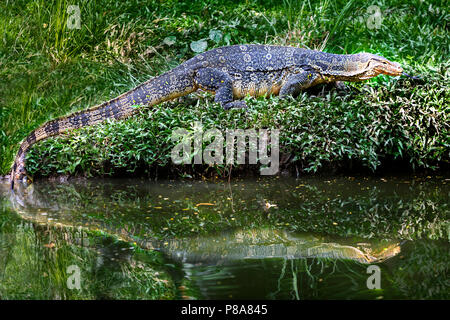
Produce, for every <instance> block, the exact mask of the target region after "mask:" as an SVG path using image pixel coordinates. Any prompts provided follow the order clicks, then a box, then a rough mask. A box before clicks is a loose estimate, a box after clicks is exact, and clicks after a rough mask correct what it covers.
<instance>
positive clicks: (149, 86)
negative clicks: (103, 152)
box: [10, 69, 195, 189]
mask: <svg viewBox="0 0 450 320" xmlns="http://www.w3.org/2000/svg"><path fill="white" fill-rule="evenodd" d="M192 79H193V78H192V76H191V75H189V74H186V73H185V72H180V71H179V70H176V69H174V70H172V71H168V72H166V73H164V74H162V75H160V76H158V77H155V78H152V79H150V80H148V81H147V82H144V83H142V84H141V85H139V86H138V87H136V88H134V89H132V90H130V91H128V92H126V93H124V94H122V95H120V96H118V97H116V98H114V99H112V100H109V101H107V102H104V103H102V104H100V105H97V106H95V107H92V108H89V109H86V110H83V111H78V112H75V113H72V114H70V115H68V116H63V117H60V118H58V119H55V120H51V121H48V122H46V123H44V124H43V125H42V126H40V127H39V128H37V129H36V130H34V131H33V132H31V133H30V134H29V135H28V137H26V138H25V139H24V140H23V141H22V142H21V144H20V147H19V151H18V152H17V155H16V158H15V160H14V164H13V166H12V168H11V174H10V181H11V189H14V183H15V181H17V180H22V179H23V178H24V177H26V170H25V156H26V153H27V151H28V150H29V149H30V148H31V146H32V145H34V144H35V143H36V142H38V141H40V140H44V139H47V138H49V137H51V136H56V135H60V134H62V133H64V132H68V131H71V130H74V129H78V128H81V127H85V126H92V125H95V124H98V123H101V122H104V121H106V120H107V119H125V118H127V117H130V116H132V115H134V114H136V113H137V111H138V108H136V107H137V106H138V105H149V106H154V105H156V104H159V103H161V102H164V101H167V100H171V99H174V98H176V97H179V96H183V95H186V94H188V93H191V92H193V91H194V90H195V85H194V82H193V80H192Z"/></svg>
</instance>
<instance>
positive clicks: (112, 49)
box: [0, 0, 450, 176]
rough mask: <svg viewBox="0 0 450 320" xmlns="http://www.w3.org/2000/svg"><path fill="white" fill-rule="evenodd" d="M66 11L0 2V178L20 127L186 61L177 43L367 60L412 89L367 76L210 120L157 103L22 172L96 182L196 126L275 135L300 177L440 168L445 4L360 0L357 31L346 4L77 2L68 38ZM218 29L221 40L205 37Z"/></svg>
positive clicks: (204, 101)
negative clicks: (380, 62) (376, 17)
mask: <svg viewBox="0 0 450 320" xmlns="http://www.w3.org/2000/svg"><path fill="white" fill-rule="evenodd" d="M71 4H72V3H71V2H70V1H44V0H41V1H39V0H35V1H7V2H2V3H1V4H0V37H1V38H0V41H1V43H2V45H1V46H0V174H7V173H8V171H9V168H10V166H11V163H12V161H13V159H14V155H15V153H16V152H17V149H18V144H19V142H20V141H21V140H22V139H23V138H25V137H26V136H27V134H28V133H30V132H31V131H32V130H33V129H35V128H37V127H39V126H40V125H41V124H43V123H44V122H46V121H48V120H51V119H53V118H55V117H58V116H62V115H65V114H68V113H69V112H72V111H75V110H82V109H86V108H88V107H90V106H93V105H96V104H98V103H100V102H103V101H105V100H107V99H110V98H113V97H115V96H117V95H119V94H121V93H123V92H125V91H127V90H129V89H131V88H133V87H135V86H136V85H138V84H139V83H141V82H143V81H145V80H147V79H148V78H150V77H152V76H155V75H158V74H160V73H162V72H164V71H167V70H169V69H170V68H172V67H174V66H176V65H178V64H179V63H181V62H183V61H185V60H187V59H189V58H191V57H193V56H194V55H195V53H194V52H193V51H192V49H191V44H192V43H193V42H196V41H200V40H203V41H207V44H208V49H211V48H213V47H218V46H223V45H228V44H238V43H268V44H282V45H294V46H300V47H308V48H314V49H320V50H324V51H327V52H333V53H354V52H360V51H368V52H372V53H377V54H380V55H382V56H384V57H386V58H388V59H391V60H394V61H397V62H399V63H401V64H402V65H403V66H404V68H405V71H406V72H407V73H409V74H413V75H420V76H421V77H422V78H423V82H421V83H411V82H410V81H409V80H403V79H400V80H399V79H395V78H388V77H384V76H381V77H377V78H376V79H373V80H371V81H369V82H367V83H364V84H351V85H350V89H349V90H348V91H347V92H336V91H334V90H331V92H330V91H329V89H327V90H326V91H325V94H324V95H321V96H319V97H315V96H314V95H313V94H314V93H317V92H313V93H311V92H308V93H306V94H305V95H302V96H301V97H300V98H299V99H297V100H296V101H295V102H294V101H287V102H282V101H279V100H278V99H276V98H275V99H270V100H265V99H252V100H249V101H248V103H249V104H250V105H251V108H250V110H249V111H248V112H247V113H245V112H243V111H231V112H228V113H226V112H223V111H221V110H220V108H219V106H217V105H215V104H213V103H212V102H211V101H212V100H211V97H210V96H207V97H206V98H201V99H200V100H199V105H198V106H197V107H195V105H194V106H192V105H189V104H186V103H185V102H177V103H174V104H166V105H164V106H160V107H158V108H160V109H159V110H154V111H153V110H151V111H146V110H144V111H143V112H142V114H141V115H140V116H138V117H136V118H135V119H130V120H125V121H121V122H118V123H108V124H104V125H101V126H99V127H96V128H87V129H83V130H79V131H77V132H75V133H74V134H70V135H69V136H68V137H64V138H57V139H50V140H48V141H46V142H44V143H42V144H40V145H38V146H37V147H36V148H34V149H33V152H32V153H31V154H30V157H29V166H28V169H29V170H30V172H32V173H37V172H39V174H40V175H42V176H44V175H50V174H54V173H65V174H84V175H91V174H92V175H97V174H105V173H109V174H115V173H118V172H124V171H126V172H127V171H128V172H129V171H135V170H137V169H138V168H139V169H144V170H146V171H148V170H150V168H151V167H152V166H155V165H157V166H167V164H168V163H167V161H168V156H169V153H168V152H167V151H168V150H170V145H169V144H167V143H166V142H167V140H166V139H167V134H168V131H169V130H170V128H175V127H176V126H184V127H187V128H189V125H188V124H189V123H190V122H192V120H198V119H200V118H201V119H202V120H203V122H204V123H207V124H208V125H209V126H215V127H218V128H234V127H235V126H236V127H247V126H253V127H264V126H265V127H281V126H282V140H281V142H282V147H283V151H284V152H286V153H291V154H293V155H294V158H295V159H296V160H297V162H296V164H297V166H298V167H299V168H300V169H303V170H305V171H313V172H314V171H317V170H320V169H321V168H323V167H327V166H329V165H330V164H331V165H333V166H337V167H339V166H348V164H349V163H352V162H356V163H359V164H361V165H362V166H364V167H367V168H370V169H371V170H376V169H377V168H379V167H380V165H382V164H383V163H388V164H389V163H390V162H389V161H390V160H400V161H402V162H405V163H408V166H409V167H410V168H418V167H419V168H431V169H434V168H439V167H442V166H445V165H448V162H449V149H448V148H449V140H450V139H449V134H448V129H449V124H448V101H449V93H448V92H449V88H448V83H449V72H448V66H449V60H448V57H449V35H448V23H447V21H448V18H449V12H448V6H447V3H446V2H445V1H431V2H427V3H423V2H421V1H412V2H406V3H405V2H404V1H378V2H376V3H373V4H376V5H377V6H378V7H379V8H380V9H381V12H382V17H383V20H382V22H381V25H380V27H379V28H378V29H377V28H375V29H370V28H368V27H367V23H368V22H369V21H371V20H370V19H371V17H370V16H371V15H372V13H368V12H367V8H368V7H369V5H371V4H372V3H362V2H359V1H349V2H347V1H330V0H326V1H304V2H300V1H292V0H291V1H289V0H285V1H280V2H272V1H245V2H244V1H240V2H234V1H205V0H203V1H194V2H191V1H189V2H176V1H165V2H160V1H150V2H143V1H137V0H136V1H127V2H118V3H116V1H108V0H105V1H95V2H94V1H87V2H80V3H79V6H80V10H81V29H73V30H70V29H68V28H67V25H66V21H67V18H68V14H67V12H66V9H67V6H68V5H71ZM218 31H220V35H221V36H215V37H214V36H212V35H214V34H215V35H217V34H219V33H218ZM210 38H213V40H211V39H210ZM319 91H320V89H319ZM194 107H195V108H196V110H193V109H194ZM149 114H150V115H152V117H153V118H149V117H148V115H149ZM161 128H164V130H162V131H163V133H164V134H163V135H162V136H160V137H158V138H157V137H156V135H157V134H156V133H158V131H161ZM136 133H138V134H139V136H136ZM368 137H369V139H368ZM104 141H107V143H103V144H100V142H104ZM216 169H217V170H218V171H221V170H223V168H220V167H218V168H216Z"/></svg>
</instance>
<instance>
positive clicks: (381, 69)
mask: <svg viewBox="0 0 450 320" xmlns="http://www.w3.org/2000/svg"><path fill="white" fill-rule="evenodd" d="M375 71H376V72H378V73H379V74H380V73H382V74H385V75H388V76H400V75H401V74H402V73H403V68H402V67H401V65H400V64H399V63H397V62H390V61H389V62H383V63H381V64H379V65H377V66H376V67H375Z"/></svg>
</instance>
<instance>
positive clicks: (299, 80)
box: [279, 70, 319, 98]
mask: <svg viewBox="0 0 450 320" xmlns="http://www.w3.org/2000/svg"><path fill="white" fill-rule="evenodd" d="M318 77H319V76H318V75H317V73H316V72H314V71H306V70H305V71H301V72H300V73H294V74H291V75H290V76H289V77H288V79H287V81H286V83H285V84H284V85H283V86H282V87H281V89H280V93H279V95H280V97H281V98H284V97H286V96H293V97H295V96H297V95H298V94H299V93H300V91H302V90H304V89H307V88H309V87H311V86H313V85H314V82H315V81H316V80H317V78H318Z"/></svg>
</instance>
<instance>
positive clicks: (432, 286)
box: [391, 240, 450, 299]
mask: <svg viewBox="0 0 450 320" xmlns="http://www.w3.org/2000/svg"><path fill="white" fill-rule="evenodd" d="M395 262H396V263H395V264H394V263H393V264H392V266H391V269H392V270H391V273H392V279H391V281H392V282H393V286H394V287H395V288H397V289H398V290H399V291H400V292H401V294H402V295H404V296H405V297H407V298H409V299H449V298H450V278H449V276H448V275H449V272H450V246H449V243H448V242H447V241H442V240H441V241H432V242H431V241H416V242H413V243H409V245H408V246H407V247H404V252H403V254H402V256H401V257H396V258H395Z"/></svg>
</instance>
